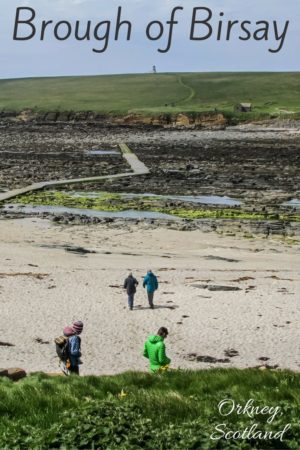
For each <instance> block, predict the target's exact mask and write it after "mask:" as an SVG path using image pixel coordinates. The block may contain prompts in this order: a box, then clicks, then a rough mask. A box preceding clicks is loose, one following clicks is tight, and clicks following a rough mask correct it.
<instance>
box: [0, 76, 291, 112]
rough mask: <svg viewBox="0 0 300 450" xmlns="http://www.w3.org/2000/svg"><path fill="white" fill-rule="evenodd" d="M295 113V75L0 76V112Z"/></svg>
mask: <svg viewBox="0 0 300 450" xmlns="http://www.w3.org/2000/svg"><path fill="white" fill-rule="evenodd" d="M238 102H251V103H252V104H253V106H254V112H255V113H258V114H261V113H267V114H278V115H280V114H295V113H298V114H299V113H300V72H299V73H182V74H176V73H173V74H156V75H154V74H144V75H109V76H93V77H60V78H59V77H57V78H31V79H15V80H0V110H14V111H20V110H24V109H35V110H47V111H54V110H64V111H70V110H73V111H95V112H100V113H116V114H118V113H121V114H127V113H128V112H143V113H149V114H158V113H160V112H171V113H172V112H174V113H177V112H184V111H187V112H202V111H214V110H215V109H217V110H219V111H227V112H232V111H233V107H234V105H235V104H236V103H238Z"/></svg>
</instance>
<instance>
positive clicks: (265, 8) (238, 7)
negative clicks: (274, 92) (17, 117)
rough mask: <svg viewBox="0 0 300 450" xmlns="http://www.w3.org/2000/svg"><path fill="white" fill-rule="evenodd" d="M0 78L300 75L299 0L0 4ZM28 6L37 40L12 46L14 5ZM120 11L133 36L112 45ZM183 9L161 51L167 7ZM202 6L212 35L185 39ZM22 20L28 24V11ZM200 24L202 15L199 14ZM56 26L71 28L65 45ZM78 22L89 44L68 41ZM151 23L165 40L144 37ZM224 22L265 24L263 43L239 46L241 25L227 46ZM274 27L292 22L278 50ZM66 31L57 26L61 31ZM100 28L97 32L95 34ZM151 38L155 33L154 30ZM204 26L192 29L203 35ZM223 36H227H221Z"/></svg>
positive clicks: (32, 0) (23, 31)
mask: <svg viewBox="0 0 300 450" xmlns="http://www.w3.org/2000/svg"><path fill="white" fill-rule="evenodd" d="M0 6H1V9H0V78H19V77H31V76H34V77H35V76H61V75H97V74H111V73H141V72H142V73H143V72H150V71H151V68H152V66H153V65H156V66H157V70H158V71H159V72H173V71H178V72H179V71H180V72H190V71H199V72H201V71H300V58H299V43H300V42H299V41H300V8H299V0H285V1H282V0H203V1H201V0H198V1H195V0H184V1H182V0H117V1H116V0H0ZM22 6H23V7H25V6H26V7H31V8H33V9H34V10H35V12H36V18H35V19H34V21H33V24H34V26H35V27H36V34H35V36H34V37H33V38H32V39H30V40H28V41H14V40H13V32H14V23H15V16H16V9H17V8H18V7H22ZM118 6H122V18H123V20H130V21H131V22H132V36H131V40H130V41H129V42H127V41H126V39H125V36H126V32H125V31H126V30H125V28H124V29H123V30H122V31H121V32H120V40H119V41H115V40H114V33H115V23H116V15H117V10H118ZM175 6H182V7H184V10H183V11H177V13H176V19H177V20H178V22H179V23H178V24H177V25H175V26H174V31H173V38H172V47H171V49H170V51H169V52H168V53H164V54H162V53H159V52H158V51H157V49H158V48H165V47H166V45H167V40H168V26H167V25H166V21H167V20H169V19H170V14H171V11H172V8H173V7H175ZM204 6H205V7H208V8H210V9H211V10H212V12H213V18H212V20H211V25H212V27H213V33H212V37H211V38H210V39H207V40H203V41H190V39H189V35H190V29H191V21H192V12H193V8H194V7H204ZM220 12H224V16H223V17H222V20H223V34H222V38H221V40H220V41H217V39H216V36H217V25H218V20H219V19H220V15H219V14H220ZM22 14H23V15H22V18H23V19H24V20H25V19H27V18H29V16H30V14H29V12H28V11H27V15H26V14H25V11H23V13H22ZM201 17H203V18H204V13H203V14H202V16H201ZM42 20H53V21H54V23H53V24H51V25H49V26H48V28H47V29H46V31H45V40H44V41H42V42H41V41H40V32H41V22H42ZM61 20H67V21H69V22H70V23H71V25H72V34H71V36H70V38H69V39H68V40H66V41H58V40H56V39H55V38H54V34H53V31H54V26H55V24H56V23H57V22H59V21H61ZM76 20H79V21H80V30H81V31H82V32H83V31H84V29H85V27H86V24H87V20H91V21H92V26H91V31H92V33H91V40H90V41H83V42H78V41H76V40H75V39H74V28H75V21H76ZM105 20H111V35H110V39H109V42H108V48H107V50H106V51H105V52H104V53H95V52H93V51H92V49H93V48H98V49H99V48H101V46H102V45H103V42H102V43H101V42H99V41H96V40H95V38H94V37H93V30H94V28H95V26H96V25H97V23H98V22H101V21H105ZM153 20H160V21H161V22H162V23H164V25H165V28H164V34H163V36H162V38H161V39H160V40H158V41H150V40H148V39H147V37H146V33H145V30H146V27H147V24H148V23H149V22H151V21H153ZM228 20H239V21H242V20H249V21H251V22H252V23H251V25H250V26H249V29H250V30H251V31H252V32H253V31H255V29H256V28H257V27H256V26H255V22H256V21H259V20H267V21H269V22H270V29H269V40H268V41H265V40H261V41H254V40H252V39H251V40H249V41H242V40H239V39H238V37H239V35H240V34H241V30H240V28H239V26H238V25H237V26H235V28H233V32H232V36H231V39H230V40H229V41H226V40H225V32H226V28H225V26H226V23H227V21H228ZM274 20H275V21H277V26H278V32H279V34H281V32H282V31H283V29H284V25H285V22H286V21H287V20H289V21H290V24H289V27H288V31H287V34H286V38H285V40H284V43H283V46H282V49H281V51H279V52H277V53H270V52H269V51H268V49H269V48H273V49H276V48H278V45H279V42H280V41H279V40H276V38H275V33H274V26H273V21H274ZM65 30H66V28H63V26H62V27H61V28H60V30H59V32H60V33H62V34H63V33H65V32H66V31H65ZM101 30H102V31H103V30H104V28H100V31H99V33H100V32H101ZM152 30H153V33H154V32H157V28H153V29H152ZM205 30H206V27H204V26H203V25H202V27H200V28H197V32H199V33H202V35H203V34H205V33H204V31H205ZM224 30H225V31H224ZM30 32H31V28H30V27H29V26H28V25H20V26H19V28H18V33H19V34H18V35H19V36H26V35H27V36H28V35H29V34H30Z"/></svg>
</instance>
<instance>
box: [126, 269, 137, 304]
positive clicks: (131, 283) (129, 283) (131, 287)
mask: <svg viewBox="0 0 300 450" xmlns="http://www.w3.org/2000/svg"><path fill="white" fill-rule="evenodd" d="M138 284H139V283H138V281H137V280H136V278H134V276H133V275H132V273H130V274H129V275H128V277H127V278H126V280H125V281H124V289H126V291H127V295H128V308H129V310H130V311H132V310H133V303H134V295H135V293H136V287H137V285H138Z"/></svg>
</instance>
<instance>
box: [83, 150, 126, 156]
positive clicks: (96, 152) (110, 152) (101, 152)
mask: <svg viewBox="0 0 300 450" xmlns="http://www.w3.org/2000/svg"><path fill="white" fill-rule="evenodd" d="M86 153H87V154H88V155H120V152H118V151H117V150H88V151H87V152H86Z"/></svg>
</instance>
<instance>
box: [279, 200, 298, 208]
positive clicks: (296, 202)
mask: <svg viewBox="0 0 300 450" xmlns="http://www.w3.org/2000/svg"><path fill="white" fill-rule="evenodd" d="M282 205H283V206H294V207H296V208H300V200H299V199H297V198H293V199H292V200H290V201H288V202H285V203H282Z"/></svg>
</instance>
